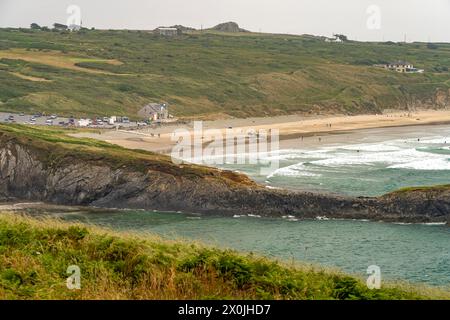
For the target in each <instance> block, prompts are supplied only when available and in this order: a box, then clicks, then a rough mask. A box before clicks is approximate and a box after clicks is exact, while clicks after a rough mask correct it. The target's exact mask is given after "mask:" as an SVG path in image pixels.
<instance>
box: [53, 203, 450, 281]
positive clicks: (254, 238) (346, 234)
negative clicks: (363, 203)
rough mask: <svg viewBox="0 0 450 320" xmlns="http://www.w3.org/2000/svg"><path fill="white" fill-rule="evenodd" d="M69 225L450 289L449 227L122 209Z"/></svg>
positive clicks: (71, 216)
mask: <svg viewBox="0 0 450 320" xmlns="http://www.w3.org/2000/svg"><path fill="white" fill-rule="evenodd" d="M59 216H60V217H62V218H63V219H66V220H70V221H81V222H85V223H86V222H87V223H91V224H95V225H100V226H107V227H111V228H113V229H117V230H127V231H135V232H143V233H153V234H158V235H161V236H162V237H164V238H168V239H180V238H183V239H195V240H201V241H202V242H206V243H208V244H212V245H217V246H220V247H223V248H235V249H238V250H243V251H246V252H255V253H258V254H261V255H264V256H267V257H272V258H280V259H283V260H287V261H289V260H291V259H295V260H298V261H306V262H308V263H314V264H319V265H323V266H329V267H337V268H340V269H342V270H344V271H346V272H350V273H353V274H357V275H360V276H365V272H366V270H367V267H368V266H370V265H378V266H379V267H380V268H381V271H382V276H383V277H384V278H385V279H395V280H408V281H411V282H418V283H428V284H431V285H441V286H447V285H450V251H449V250H450V228H449V227H447V226H443V225H399V224H390V223H382V222H366V221H344V220H341V221H338V220H330V221H295V219H292V218H291V219H266V218H256V217H239V218H223V217H201V216H188V215H184V214H177V213H158V212H144V211H120V212H107V213H92V212H91V213H88V212H72V213H60V214H59Z"/></svg>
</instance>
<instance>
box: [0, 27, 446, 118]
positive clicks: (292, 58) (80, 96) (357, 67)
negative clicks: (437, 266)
mask: <svg viewBox="0 0 450 320" xmlns="http://www.w3.org/2000/svg"><path fill="white" fill-rule="evenodd" d="M398 59H404V60H408V61H410V62H412V63H414V64H415V65H416V66H417V67H419V68H424V69H425V70H426V73H425V74H408V75H406V74H398V73H395V72H388V71H385V70H380V69H377V68H374V67H372V64H374V63H382V62H386V61H391V60H398ZM449 68H450V44H437V45H435V46H427V44H424V43H413V44H401V43H399V44H396V43H361V42H348V43H345V44H337V43H326V42H324V41H323V40H321V39H320V38H315V37H310V36H288V35H270V34H253V33H238V34H227V33H220V32H209V33H200V32H197V33H192V34H189V35H183V36H179V37H176V38H163V37H159V36H157V35H153V34H150V33H149V32H144V31H126V30H124V31H96V30H86V31H82V32H78V33H68V32H51V31H40V30H27V29H0V110H3V111H23V112H36V111H45V112H49V113H54V112H56V113H59V114H64V115H71V114H73V115H89V116H93V115H111V114H116V115H121V114H127V115H129V116H134V115H136V112H137V110H139V109H140V107H141V106H143V105H144V104H146V103H148V102H155V101H156V102H159V101H166V102H168V103H170V104H171V106H172V107H171V112H172V113H173V114H175V115H176V116H179V117H203V118H214V117H229V116H234V117H245V116H265V115H266V116H268V115H274V114H289V113H305V114H308V113H312V112H314V113H337V112H339V113H367V112H370V113H373V112H379V111H380V110H383V109H385V108H395V107H405V106H406V102H411V101H416V100H425V99H431V98H432V97H434V95H435V93H436V91H437V90H442V91H443V92H448V89H449V88H450V80H449V76H450V73H449V71H448V70H449Z"/></svg>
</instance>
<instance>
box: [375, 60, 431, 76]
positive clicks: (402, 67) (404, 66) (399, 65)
mask: <svg viewBox="0 0 450 320" xmlns="http://www.w3.org/2000/svg"><path fill="white" fill-rule="evenodd" d="M377 66H379V67H382V68H384V69H387V70H392V71H397V72H400V73H423V72H424V70H422V69H417V68H414V65H413V64H412V63H409V62H406V61H401V60H400V61H396V62H390V63H386V64H382V65H377Z"/></svg>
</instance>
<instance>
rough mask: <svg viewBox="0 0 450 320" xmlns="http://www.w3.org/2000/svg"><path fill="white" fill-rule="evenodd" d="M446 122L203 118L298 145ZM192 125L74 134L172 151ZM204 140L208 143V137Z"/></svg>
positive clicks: (418, 116) (447, 117) (433, 114)
mask: <svg viewBox="0 0 450 320" xmlns="http://www.w3.org/2000/svg"><path fill="white" fill-rule="evenodd" d="M446 123H450V110H439V111H434V110H426V111H417V112H413V113H408V112H393V113H387V114H379V115H358V116H332V117H304V116H298V115H291V116H279V117H271V118H248V119H229V120H216V121H204V122H203V123H202V127H203V130H207V129H217V130H220V132H221V133H222V134H223V135H224V136H225V131H226V129H227V128H232V129H233V130H234V131H236V132H247V131H249V130H254V131H259V130H266V131H267V132H269V130H278V131H279V140H280V148H292V147H294V148H295V147H298V145H299V144H301V145H302V146H308V145H317V144H320V143H325V142H327V143H339V142H343V141H341V140H346V139H348V136H346V134H347V133H349V132H353V131H356V130H362V129H373V128H385V129H386V128H390V127H403V126H417V125H432V124H446ZM193 127H194V126H193V123H189V124H171V125H165V126H160V127H157V128H150V127H146V128H144V129H140V130H135V131H125V130H123V131H122V130H113V131H106V132H102V133H101V134H96V133H92V132H83V133H77V134H75V136H77V137H88V138H94V139H100V140H103V141H106V142H109V143H114V144H117V145H120V146H123V147H125V148H130V149H142V150H147V151H153V152H159V153H170V152H171V150H172V148H173V147H174V146H175V145H176V141H175V140H176V139H175V138H174V134H173V132H174V131H175V130H177V129H185V130H188V131H189V132H191V134H192V132H193ZM386 130H387V129H386ZM274 132H275V131H274ZM152 134H153V136H152ZM203 142H204V143H207V142H208V141H206V140H205V141H203Z"/></svg>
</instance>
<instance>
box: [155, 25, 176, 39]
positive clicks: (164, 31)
mask: <svg viewBox="0 0 450 320" xmlns="http://www.w3.org/2000/svg"><path fill="white" fill-rule="evenodd" d="M156 31H157V33H158V34H159V35H161V36H165V37H174V36H177V35H179V34H180V31H179V30H178V29H177V28H165V27H161V28H158V29H156Z"/></svg>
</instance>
